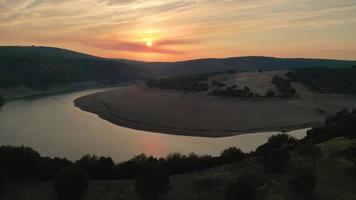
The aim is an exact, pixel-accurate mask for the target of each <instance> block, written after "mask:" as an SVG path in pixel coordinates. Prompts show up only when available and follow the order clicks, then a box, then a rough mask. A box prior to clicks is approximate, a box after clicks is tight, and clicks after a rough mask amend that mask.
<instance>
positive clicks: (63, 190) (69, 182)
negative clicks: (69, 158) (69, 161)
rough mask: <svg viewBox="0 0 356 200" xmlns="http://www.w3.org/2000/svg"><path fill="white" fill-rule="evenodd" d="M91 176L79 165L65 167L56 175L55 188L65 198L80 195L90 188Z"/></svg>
mask: <svg viewBox="0 0 356 200" xmlns="http://www.w3.org/2000/svg"><path fill="white" fill-rule="evenodd" d="M88 184H89V176H88V175H87V173H86V172H85V171H83V170H82V169H80V168H77V167H69V168H65V169H63V170H62V171H61V172H60V173H59V175H58V176H57V177H56V179H55V181H54V184H53V189H54V190H55V191H56V192H57V193H58V195H59V196H60V197H61V198H63V199H72V198H77V197H80V196H81V195H82V194H83V193H84V191H85V190H86V189H87V188H88Z"/></svg>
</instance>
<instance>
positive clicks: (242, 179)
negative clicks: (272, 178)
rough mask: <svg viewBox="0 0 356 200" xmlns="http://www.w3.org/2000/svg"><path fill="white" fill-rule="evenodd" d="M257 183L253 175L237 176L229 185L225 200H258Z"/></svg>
mask: <svg viewBox="0 0 356 200" xmlns="http://www.w3.org/2000/svg"><path fill="white" fill-rule="evenodd" d="M258 188H259V183H258V181H257V178H256V177H255V176H254V175H251V174H246V175H241V176H239V177H238V178H237V179H236V180H235V181H234V182H233V183H231V184H230V185H229V186H228V188H227V191H226V199H227V200H247V199H248V200H258V199H260V197H259V193H258Z"/></svg>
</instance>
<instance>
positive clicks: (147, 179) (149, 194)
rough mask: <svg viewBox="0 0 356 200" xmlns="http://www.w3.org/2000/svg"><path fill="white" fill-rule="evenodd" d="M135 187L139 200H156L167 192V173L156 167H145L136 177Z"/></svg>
mask: <svg viewBox="0 0 356 200" xmlns="http://www.w3.org/2000/svg"><path fill="white" fill-rule="evenodd" d="M135 186H136V192H137V194H138V196H139V198H140V199H141V200H156V199H158V198H159V197H160V196H161V195H163V194H165V193H168V191H169V188H170V179H169V175H168V172H167V170H166V169H164V168H161V167H159V166H158V165H152V164H150V165H146V166H145V167H144V168H143V170H142V171H141V173H140V175H139V176H137V178H136V183H135Z"/></svg>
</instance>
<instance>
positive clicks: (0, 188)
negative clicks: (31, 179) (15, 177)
mask: <svg viewBox="0 0 356 200" xmlns="http://www.w3.org/2000/svg"><path fill="white" fill-rule="evenodd" d="M9 179H10V173H9V172H8V171H7V170H6V169H0V194H1V193H3V192H4V190H5V189H6V187H7V185H8V184H9Z"/></svg>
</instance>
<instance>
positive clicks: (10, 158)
mask: <svg viewBox="0 0 356 200" xmlns="http://www.w3.org/2000/svg"><path fill="white" fill-rule="evenodd" d="M40 161H41V156H40V154H39V153H38V152H37V151H34V150H33V149H31V148H29V147H24V146H21V147H11V146H1V147H0V166H1V167H2V168H4V169H6V170H7V171H9V172H10V174H11V175H12V176H14V177H16V178H37V177H38V175H39V172H40V171H39V169H38V168H39V163H40Z"/></svg>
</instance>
